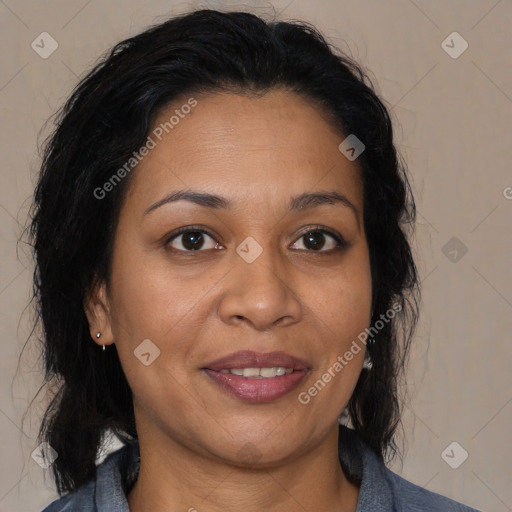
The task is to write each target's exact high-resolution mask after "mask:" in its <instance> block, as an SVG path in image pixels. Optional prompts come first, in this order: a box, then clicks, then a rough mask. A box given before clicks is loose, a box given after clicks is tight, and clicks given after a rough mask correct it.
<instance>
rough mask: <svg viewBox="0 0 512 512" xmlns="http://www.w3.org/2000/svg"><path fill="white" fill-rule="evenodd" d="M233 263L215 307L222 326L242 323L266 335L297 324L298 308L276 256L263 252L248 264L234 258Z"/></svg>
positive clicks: (283, 266) (283, 265) (286, 272)
mask: <svg viewBox="0 0 512 512" xmlns="http://www.w3.org/2000/svg"><path fill="white" fill-rule="evenodd" d="M233 263H234V268H233V269H232V270H231V272H229V273H228V275H227V276H226V280H225V282H224V283H225V290H224V293H223V294H222V296H221V299H220V304H219V315H220V317H221V319H222V321H223V322H225V323H226V324H229V325H239V324H240V323H244V322H245V323H247V324H249V325H250V326H251V327H252V328H253V329H256V330H258V331H268V330H269V329H271V328H272V327H273V326H281V327H285V326H287V325H292V324H294V323H296V322H299V321H300V320H301V317H302V306H301V302H300V299H299V297H298V296H297V295H296V293H295V292H294V290H293V282H292V279H291V272H290V269H287V268H286V263H285V262H283V261H280V260H279V256H278V255H277V254H275V253H274V252H273V251H271V250H270V249H268V250H267V249H265V250H263V252H262V253H261V254H260V255H259V256H258V257H257V258H256V260H255V261H253V262H252V263H248V262H247V261H245V260H244V259H243V258H241V257H240V256H239V255H238V254H234V255H233Z"/></svg>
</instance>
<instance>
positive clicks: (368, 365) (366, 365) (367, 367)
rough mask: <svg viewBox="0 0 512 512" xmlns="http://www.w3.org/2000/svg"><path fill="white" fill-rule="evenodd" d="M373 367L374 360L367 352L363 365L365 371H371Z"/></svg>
mask: <svg viewBox="0 0 512 512" xmlns="http://www.w3.org/2000/svg"><path fill="white" fill-rule="evenodd" d="M372 367H373V363H372V359H371V357H370V353H369V352H368V350H367V351H366V354H365V355H364V363H363V368H364V369H365V370H371V369H372Z"/></svg>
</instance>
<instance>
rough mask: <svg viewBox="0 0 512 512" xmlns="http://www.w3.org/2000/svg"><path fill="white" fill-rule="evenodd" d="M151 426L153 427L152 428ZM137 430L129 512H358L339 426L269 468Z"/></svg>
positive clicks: (152, 432)
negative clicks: (134, 479) (135, 475)
mask: <svg viewBox="0 0 512 512" xmlns="http://www.w3.org/2000/svg"><path fill="white" fill-rule="evenodd" d="M151 430H152V429H151ZM145 433H146V434H149V432H148V431H145V430H144V429H142V431H141V432H139V447H140V471H139V476H138V480H137V482H136V483H135V485H134V487H133V489H132V491H131V493H130V494H129V496H128V503H129V506H130V512H142V511H144V510H154V511H161V510H183V511H188V512H194V511H197V512H202V511H204V510H208V511H209V512H221V511H222V512H235V511H237V512H238V511H239V510H244V511H246V512H256V511H258V512H259V511H261V510H265V511H266V512H274V511H276V512H277V511H279V512H287V511H290V512H292V511H294V512H295V511H297V510H317V511H322V512H323V511H325V512H327V511H329V512H333V511H335V512H355V510H356V508H357V499H358V494H359V488H358V487H357V486H355V485H353V484H351V483H350V482H349V481H348V480H347V479H346V477H345V475H344V474H343V471H342V469H341V466H340V463H339V459H338V429H337V427H336V428H333V429H332V430H331V431H330V432H329V434H328V435H327V436H326V438H325V439H324V441H323V442H322V443H321V444H320V445H319V446H317V447H316V448H314V449H313V450H310V451H309V452H308V453H304V454H301V455H300V456H299V457H295V458H293V459H290V460H289V461H286V462H283V463H281V464H280V465H273V466H272V467H267V468H250V467H249V468H248V467H238V466H235V465H233V464H230V463H229V462H227V461H222V460H219V459H214V458H213V457H211V458H210V457H205V456H202V455H198V453H197V452H196V451H193V450H191V449H189V448H188V447H186V446H184V445H183V444H180V443H177V442H175V441H173V440H170V439H169V437H168V436H165V435H164V434H163V433H162V432H160V435H158V434H156V436H155V432H154V431H153V430H152V431H151V436H149V435H144V434H145Z"/></svg>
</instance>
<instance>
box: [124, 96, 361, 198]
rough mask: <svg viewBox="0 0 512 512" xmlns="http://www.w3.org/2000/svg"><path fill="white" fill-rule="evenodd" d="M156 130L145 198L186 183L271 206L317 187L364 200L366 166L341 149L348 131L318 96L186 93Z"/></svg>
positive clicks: (144, 175)
mask: <svg viewBox="0 0 512 512" xmlns="http://www.w3.org/2000/svg"><path fill="white" fill-rule="evenodd" d="M194 104H195V106H193V107H191V108H188V107H186V108H185V107H183V106H184V105H194ZM149 136H150V137H151V138H152V140H153V142H154V144H152V145H153V146H154V147H153V148H152V149H151V150H150V151H149V152H148V154H147V155H146V156H145V157H144V158H143V159H142V161H141V162H140V163H139V165H138V166H137V169H136V172H134V176H133V182H132V184H131V186H130V189H131V190H130V193H129V196H131V200H135V201H136V202H138V203H141V204H146V205H147V203H148V202H149V201H153V200H155V199H158V196H161V195H164V194H165V193H167V192H169V191H170V190H172V189H173V188H187V187H190V188H194V189H197V188H202V189H204V190H205V191H208V192H211V193H217V194H219V195H225V196H229V197H233V198H234V200H235V201H236V200H237V199H238V200H239V203H240V206H243V204H244V201H245V202H247V201H249V200H251V201H252V202H254V201H259V202H260V203H261V206H262V207H263V206H265V204H267V206H268V203H269V202H272V201H282V200H285V199H286V198H289V197H290V196H293V195H298V194H300V193H303V192H305V191H311V190H313V189H315V187H316V188H321V189H325V188H330V189H338V190H340V191H341V192H343V193H344V194H346V195H348V196H351V200H352V201H353V202H354V203H358V202H359V203H361V201H362V179H361V173H360V169H359V166H358V165H357V162H356V161H349V160H348V159H347V158H345V156H343V154H342V153H341V152H340V151H339V149H338V146H339V144H340V142H341V141H342V140H343V139H344V138H345V136H344V135H343V134H342V133H341V132H340V131H339V130H337V129H335V128H334V127H333V126H332V125H331V124H330V123H329V122H328V121H327V117H326V115H325V113H324V112H323V111H322V110H321V109H319V107H318V106H317V105H316V104H315V103H314V102H312V101H308V100H307V99H305V98H303V97H301V96H298V95H297V94H295V93H292V92H288V91H285V90H275V91H271V92H269V93H267V94H265V95H264V96H258V97H254V96H253V97H251V96H245V95H238V94H231V93H216V94H209V95H197V96H194V97H193V98H190V97H186V96H185V97H183V98H182V99H181V100H179V101H175V102H173V104H172V105H170V106H167V107H166V108H164V109H163V110H161V111H160V112H159V114H158V116H157V117H156V118H155V120H154V121H153V124H152V127H151V130H150V134H149Z"/></svg>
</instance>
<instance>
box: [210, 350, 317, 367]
mask: <svg viewBox="0 0 512 512" xmlns="http://www.w3.org/2000/svg"><path fill="white" fill-rule="evenodd" d="M275 366H282V367H284V368H292V369H293V370H306V369H309V367H310V365H309V364H308V363H307V362H306V361H304V360H303V359H299V358H298V357H294V356H291V355H290V354H287V353H286V352H266V353H262V352H254V351H252V350H240V351H239V352H235V353H233V354H229V355H227V356H224V357H221V358H219V359H216V360H215V361H212V362H210V363H208V364H205V365H204V367H203V369H208V370H213V371H217V372H218V371H220V370H223V369H225V370H231V369H233V368H272V367H275Z"/></svg>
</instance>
